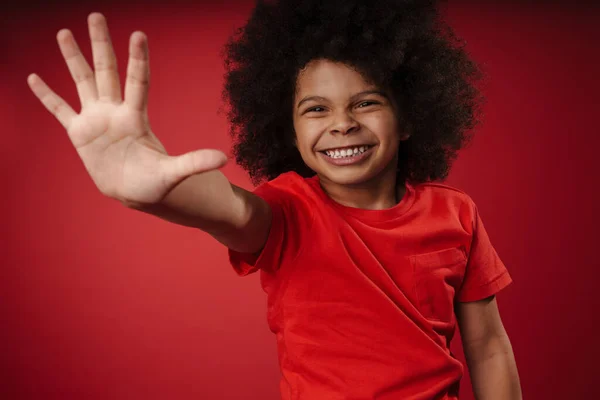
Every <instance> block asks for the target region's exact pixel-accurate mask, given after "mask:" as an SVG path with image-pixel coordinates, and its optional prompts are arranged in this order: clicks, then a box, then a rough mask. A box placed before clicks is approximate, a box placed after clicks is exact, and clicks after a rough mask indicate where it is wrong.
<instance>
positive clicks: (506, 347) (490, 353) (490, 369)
mask: <svg viewBox="0 0 600 400" xmlns="http://www.w3.org/2000/svg"><path fill="white" fill-rule="evenodd" d="M472 346H480V347H481V348H479V349H477V350H474V349H465V354H466V355H467V364H468V366H469V374H470V376H471V384H472V386H473V392H474V394H475V399H477V400H495V399H498V400H520V399H522V394H521V384H520V381H519V374H518V371H517V364H516V362H515V357H514V353H513V350H512V346H511V344H510V340H509V338H508V336H503V337H494V338H491V339H490V340H488V341H487V342H486V343H484V344H481V343H480V344H475V345H472ZM468 354H478V355H479V356H478V357H477V358H474V357H473V356H471V357H470V358H469V356H468Z"/></svg>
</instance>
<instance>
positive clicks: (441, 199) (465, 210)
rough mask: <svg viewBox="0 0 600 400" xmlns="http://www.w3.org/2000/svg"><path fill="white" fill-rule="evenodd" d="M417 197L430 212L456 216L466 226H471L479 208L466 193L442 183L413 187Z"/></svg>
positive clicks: (429, 183) (421, 184)
mask: <svg viewBox="0 0 600 400" xmlns="http://www.w3.org/2000/svg"><path fill="white" fill-rule="evenodd" d="M413 188H414V191H415V195H416V197H417V198H418V199H419V201H420V202H421V203H422V204H427V205H429V208H430V210H435V211H438V212H442V213H449V214H453V215H456V216H457V217H458V218H459V219H460V220H461V221H462V222H463V223H464V224H471V223H472V221H473V220H474V218H475V216H476V213H477V207H476V205H475V202H474V201H473V199H472V198H471V196H469V195H468V194H467V193H466V192H464V191H463V190H461V189H458V188H456V187H454V186H450V185H447V184H444V183H440V182H424V183H419V184H415V185H414V186H413Z"/></svg>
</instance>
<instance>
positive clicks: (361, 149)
mask: <svg viewBox="0 0 600 400" xmlns="http://www.w3.org/2000/svg"><path fill="white" fill-rule="evenodd" d="M396 111H397V110H396V109H395V105H394V104H393V102H392V99H391V97H390V96H389V95H388V94H387V93H385V92H384V91H383V90H381V88H378V87H376V86H374V85H373V84H371V83H369V82H367V81H366V80H365V79H364V78H363V76H362V75H361V74H360V73H358V72H357V71H356V70H354V69H352V68H351V67H349V66H347V65H346V64H342V63H336V62H332V61H328V60H313V61H311V62H310V63H309V64H308V65H307V66H306V68H305V69H303V70H302V71H301V72H300V74H299V76H298V80H297V84H296V94H295V98H294V112H293V115H294V129H295V131H296V146H297V148H298V150H299V151H300V154H301V156H302V159H303V160H304V162H305V163H306V165H308V167H310V168H311V169H312V170H313V171H315V172H316V173H317V174H318V175H319V177H320V179H321V180H322V181H327V182H328V183H334V184H338V185H356V184H362V183H366V182H369V181H370V180H373V179H377V178H378V177H380V176H381V175H382V174H385V173H393V174H395V172H396V165H397V154H398V145H399V143H400V141H401V140H406V139H407V138H408V135H406V134H401V133H400V132H399V128H400V127H399V123H398V119H397V117H396V114H397V113H396ZM386 171H389V172H386Z"/></svg>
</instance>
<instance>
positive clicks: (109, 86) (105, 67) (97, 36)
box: [88, 13, 121, 101]
mask: <svg viewBox="0 0 600 400" xmlns="http://www.w3.org/2000/svg"><path fill="white" fill-rule="evenodd" d="M88 29H89V32H90V40H91V41H92V55H93V58H94V71H95V72H96V85H97V87H98V97H99V98H101V99H108V100H113V101H120V100H121V83H120V82H119V71H118V69H117V57H116V56H115V51H114V49H113V46H112V43H111V40H110V34H109V32H108V26H107V24H106V18H104V16H103V15H102V14H100V13H92V14H90V16H89V17H88Z"/></svg>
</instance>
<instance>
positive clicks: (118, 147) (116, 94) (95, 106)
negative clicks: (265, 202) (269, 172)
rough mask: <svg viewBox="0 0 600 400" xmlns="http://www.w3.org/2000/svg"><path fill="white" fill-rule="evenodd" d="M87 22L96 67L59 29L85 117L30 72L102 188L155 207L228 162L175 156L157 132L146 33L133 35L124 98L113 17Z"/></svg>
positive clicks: (204, 155)
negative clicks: (153, 126) (152, 113)
mask: <svg viewBox="0 0 600 400" xmlns="http://www.w3.org/2000/svg"><path fill="white" fill-rule="evenodd" d="M88 27H89V34H90V39H91V43H92V54H93V61H94V70H92V69H91V67H90V65H89V64H88V63H87V61H86V60H85V58H84V57H83V55H82V54H81V51H80V49H79V47H78V45H77V43H76V41H75V38H74V37H73V34H72V33H71V32H70V31H69V30H67V29H63V30H61V31H59V32H58V34H57V40H58V44H59V47H60V50H61V53H62V55H63V57H64V59H65V61H66V63H67V66H68V68H69V71H70V73H71V76H72V77H73V80H74V81H75V84H76V86H77V93H78V94H79V99H80V101H81V112H80V113H79V114H77V113H76V112H75V111H74V110H73V108H72V107H71V106H70V105H69V104H67V103H66V102H65V101H64V100H63V99H62V98H60V97H59V96H58V95H57V94H56V93H54V92H53V91H52V89H50V88H49V87H48V85H46V83H45V82H44V81H43V80H42V79H41V78H40V77H39V76H37V75H35V74H31V75H30V76H29V77H28V78H27V82H28V84H29V86H30V88H31V90H32V91H33V93H34V94H35V95H36V96H37V97H38V99H40V101H41V102H42V103H43V104H44V106H45V107H46V108H47V109H48V111H50V112H51V113H52V114H53V115H54V116H55V117H56V119H57V120H58V121H59V122H60V123H61V124H62V125H63V126H64V127H65V129H66V131H67V134H68V135H69V138H70V139H71V142H72V143H73V145H74V146H75V149H76V150H77V153H78V154H79V156H80V157H81V160H82V161H83V163H84V165H85V167H86V169H87V171H88V173H89V174H90V176H91V177H92V179H93V180H94V183H95V184H96V186H97V187H98V189H99V190H100V191H101V192H102V193H103V194H105V195H106V196H109V197H112V198H115V199H117V200H119V201H121V202H123V203H125V204H134V205H143V204H152V203H157V202H159V201H160V200H162V199H163V198H164V197H165V196H166V195H167V194H168V193H169V191H170V190H171V189H172V188H173V187H174V186H176V185H177V184H178V183H179V182H181V181H182V180H184V179H185V178H187V177H188V176H190V175H194V174H197V173H200V172H206V171H210V170H214V169H217V168H220V167H222V166H223V165H224V164H225V163H226V162H227V157H226V156H225V154H223V153H222V152H220V151H218V150H208V149H204V150H196V151H193V152H190V153H186V154H183V155H180V156H174V157H172V156H169V155H168V154H167V152H166V150H165V148H164V147H163V145H162V144H161V143H160V141H159V140H158V139H157V137H156V136H155V135H154V134H153V133H152V130H151V129H150V124H149V121H148V113H147V105H148V87H149V82H150V70H149V61H148V41H147V38H146V36H145V35H144V34H143V33H142V32H134V33H133V34H132V35H131V38H130V43H129V62H128V65H127V77H126V81H125V96H124V97H123V96H122V94H121V85H120V82H119V75H118V71H117V60H116V56H115V53H114V50H113V47H112V44H111V41H110V36H109V32H108V27H107V24H106V19H105V18H104V16H103V15H102V14H99V13H93V14H90V16H89V17H88Z"/></svg>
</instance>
